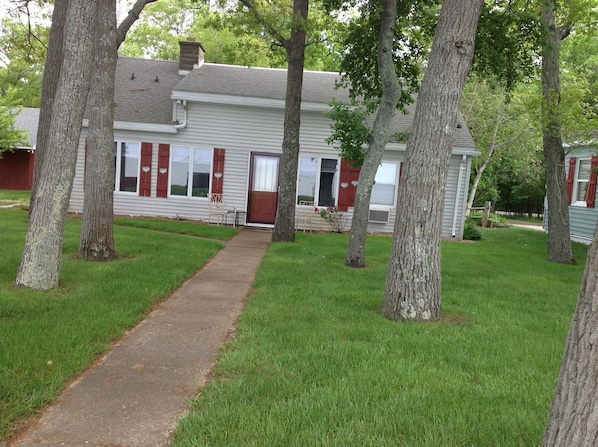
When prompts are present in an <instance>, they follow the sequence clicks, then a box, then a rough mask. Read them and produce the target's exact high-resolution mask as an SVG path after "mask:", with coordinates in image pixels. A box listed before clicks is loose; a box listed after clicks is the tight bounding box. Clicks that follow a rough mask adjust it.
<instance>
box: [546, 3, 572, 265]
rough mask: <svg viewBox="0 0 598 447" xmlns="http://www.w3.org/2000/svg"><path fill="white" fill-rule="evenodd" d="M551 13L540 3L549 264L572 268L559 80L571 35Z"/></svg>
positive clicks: (552, 9)
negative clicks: (543, 32)
mask: <svg viewBox="0 0 598 447" xmlns="http://www.w3.org/2000/svg"><path fill="white" fill-rule="evenodd" d="M554 13H555V2H554V0H542V8H541V13H540V14H541V17H542V21H543V24H544V26H545V28H546V35H545V41H544V43H543V45H542V95H543V97H544V103H543V113H542V116H543V118H544V123H543V129H542V140H543V147H544V165H545V167H546V200H547V202H548V260H549V261H552V262H559V263H562V264H574V263H575V258H574V257H573V250H572V248H571V239H570V235H569V204H568V201H567V188H566V180H565V151H564V150H563V141H562V138H561V105H560V102H561V82H560V77H559V61H560V49H561V41H562V40H563V39H564V38H565V37H567V36H568V35H569V34H570V33H571V25H570V24H565V25H562V26H556V24H555V17H554Z"/></svg>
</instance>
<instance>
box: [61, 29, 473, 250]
mask: <svg viewBox="0 0 598 447" xmlns="http://www.w3.org/2000/svg"><path fill="white" fill-rule="evenodd" d="M336 78H337V74H335V73H327V72H310V71H307V72H305V75H304V85H303V101H302V111H301V137H300V138H301V140H300V145H301V150H300V160H299V172H298V178H297V213H298V214H297V219H296V220H297V225H298V227H299V228H301V226H302V225H303V222H304V220H303V219H302V218H301V216H302V215H303V213H305V212H306V211H309V212H311V211H312V210H311V209H309V210H306V209H305V207H301V206H300V205H299V202H300V201H303V200H308V201H313V202H314V203H315V206H334V205H336V206H338V208H339V209H340V210H342V211H344V212H346V213H347V216H346V217H347V222H350V215H351V213H352V205H353V199H354V197H355V188H356V185H357V179H358V175H359V170H358V169H351V168H350V167H349V166H348V165H347V163H346V162H345V161H344V160H341V159H340V157H339V153H338V151H337V150H336V149H335V148H334V147H332V146H329V145H328V144H327V143H326V141H325V140H326V138H327V137H328V136H329V135H330V131H331V130H330V124H331V121H330V119H328V118H326V117H325V116H324V112H325V111H327V110H329V105H328V104H329V102H330V101H331V100H332V98H333V97H336V98H337V99H338V100H341V101H343V100H347V92H346V91H344V90H335V80H336ZM285 88H286V70H280V69H266V68H248V67H241V66H231V65H219V64H208V63H203V48H202V47H201V45H200V44H199V43H198V42H190V41H186V42H181V57H180V61H178V62H173V61H160V60H145V59H135V58H126V57H121V58H119V61H118V67H117V72H116V93H115V100H116V110H115V134H114V137H115V147H116V153H115V163H116V168H117V169H116V182H115V184H116V187H115V193H114V212H115V214H122V215H135V216H164V217H178V218H185V219H192V220H201V221H207V220H208V214H209V208H208V198H207V196H208V194H210V193H221V194H223V199H224V203H225V206H226V207H227V208H228V209H230V210H233V209H236V210H237V211H241V212H242V213H241V214H240V216H239V217H240V218H241V223H242V224H246V225H248V226H264V227H267V226H272V225H273V223H274V218H275V215H276V203H277V192H278V181H279V166H280V160H281V148H282V137H283V122H284V97H285ZM410 111H411V114H407V115H403V114H401V113H400V112H397V115H396V117H395V119H394V121H393V123H392V131H393V132H395V131H399V130H406V129H408V128H409V126H410V124H411V121H412V118H413V111H414V107H413V106H411V107H410ZM86 126H87V123H86V122H84V127H83V132H82V136H81V142H80V146H79V156H78V161H77V169H76V177H75V183H74V187H73V192H72V196H71V201H70V211H73V212H81V211H82V208H83V175H84V166H85V148H86V137H87V127H86ZM477 154H478V153H477V151H476V150H475V146H474V143H473V140H472V138H471V135H470V134H469V131H468V130H467V127H466V126H465V123H464V122H463V120H462V119H460V122H459V125H458V128H457V131H456V139H455V144H454V148H453V153H452V156H451V161H450V170H449V175H448V184H447V188H446V191H445V208H444V220H443V236H444V237H454V238H457V239H460V238H462V234H463V223H464V219H465V211H466V201H467V189H468V184H469V173H470V166H471V158H472V157H473V156H475V155H477ZM404 155H405V145H404V144H394V143H393V144H388V145H387V148H386V151H385V153H384V157H383V162H382V164H381V166H380V168H379V170H378V174H377V176H376V184H375V186H374V190H373V194H372V200H371V211H370V223H369V227H368V230H369V231H372V232H391V231H392V229H393V223H394V220H395V208H396V201H397V185H398V182H399V181H400V172H401V163H402V161H403V159H404ZM314 222H315V223H313V224H312V225H315V228H321V229H327V224H326V222H325V221H324V220H323V219H315V220H314ZM229 223H230V221H229ZM347 227H348V225H347ZM347 229H348V228H347Z"/></svg>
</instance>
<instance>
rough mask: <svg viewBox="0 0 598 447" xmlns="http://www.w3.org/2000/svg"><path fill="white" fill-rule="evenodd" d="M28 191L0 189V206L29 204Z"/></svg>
mask: <svg viewBox="0 0 598 447" xmlns="http://www.w3.org/2000/svg"><path fill="white" fill-rule="evenodd" d="M30 195H31V193H30V191H14V190H8V189H0V206H7V205H16V204H27V203H29V197H30Z"/></svg>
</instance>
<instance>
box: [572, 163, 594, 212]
mask: <svg viewBox="0 0 598 447" xmlns="http://www.w3.org/2000/svg"><path fill="white" fill-rule="evenodd" d="M582 162H587V163H588V164H589V169H588V177H587V178H581V179H580V178H579V170H580V167H581V163H582ZM591 172H592V158H591V157H590V158H585V157H584V158H578V159H577V160H575V177H574V179H573V191H572V192H571V205H572V206H580V207H587V206H588V203H587V202H586V201H585V200H577V197H578V196H579V190H580V188H581V186H582V185H584V187H585V189H586V193H587V190H588V185H589V184H590V175H591Z"/></svg>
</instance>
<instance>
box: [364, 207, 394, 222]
mask: <svg viewBox="0 0 598 447" xmlns="http://www.w3.org/2000/svg"><path fill="white" fill-rule="evenodd" d="M389 216H390V212H389V211H388V210H370V215H369V218H368V221H369V222H374V223H388V217H389Z"/></svg>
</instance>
